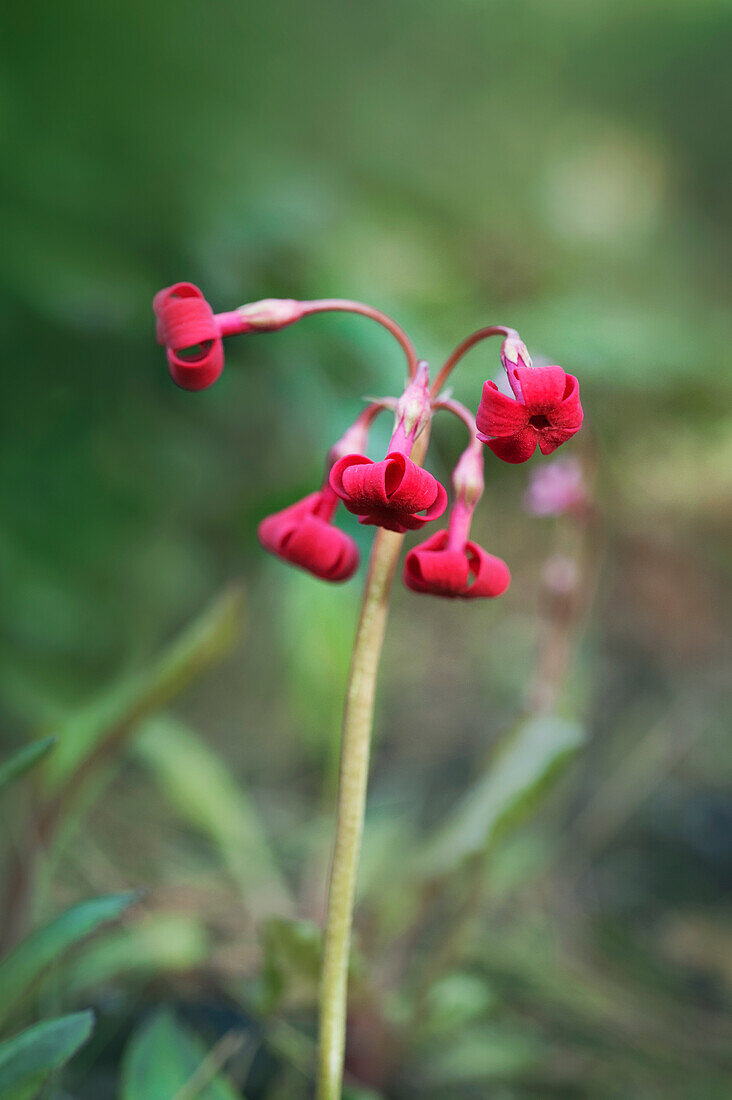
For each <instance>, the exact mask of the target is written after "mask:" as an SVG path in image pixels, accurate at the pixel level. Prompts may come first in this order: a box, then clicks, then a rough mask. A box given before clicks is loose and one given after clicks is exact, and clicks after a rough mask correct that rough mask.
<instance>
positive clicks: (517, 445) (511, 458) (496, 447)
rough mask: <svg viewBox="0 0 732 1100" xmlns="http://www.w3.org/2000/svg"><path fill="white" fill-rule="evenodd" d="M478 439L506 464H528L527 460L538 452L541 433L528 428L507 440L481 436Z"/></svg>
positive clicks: (508, 437)
mask: <svg viewBox="0 0 732 1100" xmlns="http://www.w3.org/2000/svg"><path fill="white" fill-rule="evenodd" d="M478 438H479V439H482V440H483V442H484V443H485V444H487V446H488V447H490V449H491V450H492V451H493V454H494V455H497V456H498V458H502V459H503V461H504V462H512V463H518V462H526V461H527V459H529V458H531V456H532V454H533V453H534V451H535V450H536V444H537V442H538V439H539V433H538V432H537V430H536V428H532V427H528V428H524V430H523V431H521V432H516V434H515V435H511V436H507V437H506V438H505V439H485V438H484V437H483V436H480V435H479V437H478Z"/></svg>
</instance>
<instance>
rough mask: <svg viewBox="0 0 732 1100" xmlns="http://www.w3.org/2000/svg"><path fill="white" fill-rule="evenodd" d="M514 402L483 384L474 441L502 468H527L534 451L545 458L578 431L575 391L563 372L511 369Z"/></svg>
mask: <svg viewBox="0 0 732 1100" xmlns="http://www.w3.org/2000/svg"><path fill="white" fill-rule="evenodd" d="M508 381H509V383H510V385H511V389H512V390H513V392H514V394H515V395H516V396H515V398H513V397H508V396H507V395H506V394H504V393H501V391H500V390H499V389H498V386H497V385H496V384H495V382H486V383H485V385H484V386H483V397H482V399H481V402H480V407H479V409H478V414H477V416H476V423H477V425H478V438H479V439H480V440H482V442H483V443H487V444H488V446H489V447H490V449H491V450H492V451H493V453H494V454H496V455H498V457H499V458H502V459H504V461H505V462H526V460H527V459H528V458H531V456H532V454H533V453H534V451H535V450H536V445H537V443H538V444H539V449H540V451H541V453H542V454H545V455H548V454H551V453H552V451H555V450H556V449H557V447H559V446H561V444H562V443H566V441H567V440H568V439H571V438H572V436H573V435H574V434H575V433H576V432H578V431H579V430H580V427H581V426H582V406H581V404H580V399H579V385H578V382H577V379H576V378H575V377H574V375H572V374H565V372H564V371H563V370H562V368H561V367H530V366H526V365H524V364H523V363H522V362H521V361H519V362H518V363H517V364H509V369H508Z"/></svg>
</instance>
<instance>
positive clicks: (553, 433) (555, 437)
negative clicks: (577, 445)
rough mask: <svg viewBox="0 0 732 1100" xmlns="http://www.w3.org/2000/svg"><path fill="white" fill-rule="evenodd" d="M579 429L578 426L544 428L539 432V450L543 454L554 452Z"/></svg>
mask: <svg viewBox="0 0 732 1100" xmlns="http://www.w3.org/2000/svg"><path fill="white" fill-rule="evenodd" d="M578 430H579V429H577V428H574V429H569V428H544V429H542V431H540V432H539V450H540V451H541V453H542V454H543V455H550V454H552V452H553V451H556V449H557V447H561V445H562V443H566V442H567V440H568V439H571V438H572V436H573V435H576V434H577V431H578Z"/></svg>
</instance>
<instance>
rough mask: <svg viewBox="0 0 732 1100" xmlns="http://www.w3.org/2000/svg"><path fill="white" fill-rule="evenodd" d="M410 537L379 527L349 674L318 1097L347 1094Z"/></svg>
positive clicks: (328, 1099) (415, 455)
mask: <svg viewBox="0 0 732 1100" xmlns="http://www.w3.org/2000/svg"><path fill="white" fill-rule="evenodd" d="M428 436H429V430H428V429H426V430H425V431H423V432H422V434H421V436H420V437H419V439H418V440H417V442H416V443H415V446H414V449H413V451H412V459H413V461H414V462H418V463H421V462H422V461H423V459H424V455H425V453H426V450H427V442H428ZM403 542H404V533H403V532H396V531H387V530H384V529H381V530H379V531H378V532H377V535H376V538H375V540H374V546H373V550H372V552H371V560H370V563H369V570H368V575H367V577H366V585H365V588H364V594H363V600H362V603H361V615H360V618H359V623H358V628H357V631H356V638H355V641H354V646H353V655H352V657H351V668H350V671H349V675H348V688H347V692H346V705H345V710H344V714H343V733H342V740H341V765H340V778H339V784H338V809H337V821H336V838H335V847H334V851H333V863H332V867H331V873H330V886H329V889H328V915H327V918H326V924H325V938H324V941H323V961H322V968H321V980H320V996H319V1038H318V1076H317V1092H316V1097H317V1100H340V1096H341V1085H342V1081H343V1059H344V1055H345V1048H346V1010H347V1001H348V960H349V955H350V949H351V928H352V925H353V909H354V902H355V896H356V877H357V874H358V863H359V857H360V854H361V838H362V835H363V822H364V811H365V808H366V787H367V782H368V771H369V757H370V752H371V730H372V727H373V718H374V700H375V697H376V680H377V675H378V670H379V661H380V658H381V651H382V647H383V643H384V634H385V631H386V620H387V616H388V613H389V602H390V597H391V589H392V583H393V581H394V575H395V573H396V569H397V565H398V563H399V557H400V554H401V549H402V543H403Z"/></svg>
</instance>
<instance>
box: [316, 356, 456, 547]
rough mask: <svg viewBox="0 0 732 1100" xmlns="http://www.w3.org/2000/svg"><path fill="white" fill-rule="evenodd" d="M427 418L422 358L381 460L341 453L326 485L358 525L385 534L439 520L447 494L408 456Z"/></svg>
mask: <svg viewBox="0 0 732 1100" xmlns="http://www.w3.org/2000/svg"><path fill="white" fill-rule="evenodd" d="M431 415H432V409H431V397H430V392H429V370H428V367H427V363H426V362H424V360H422V361H420V362H419V363H418V365H417V369H416V371H415V374H414V377H413V378H412V380H411V382H410V383H409V385H408V386H407V387H406V389H405V390H404V393H403V394H402V396H401V397H400V399H399V401H398V402H397V405H396V417H395V428H394V432H393V434H392V437H391V442H390V443H389V449H388V451H387V455H386V458H384V459H382V460H381V462H374V461H373V460H372V459H370V458H366V456H365V455H362V454H353V453H348V452H346V453H345V454H344V453H343V452H342V451H341V453H340V455H339V456H338V458H337V461H336V462H334V464H333V467H332V469H331V471H330V484H331V488H332V489H333V492H335V493H337V494H338V496H339V497H340V498H341V500H342V501H343V503H344V504H345V506H346V508H347V509H348V511H349V512H353V514H354V515H356V516H358V519H359V523H365V524H373V525H374V526H376V527H385V528H386V529H387V530H388V531H397V532H399V533H400V534H403V533H404V532H405V531H416V530H418V529H419V528H420V527H423V526H424V524H425V523H429V522H430V520H433V519H437V518H438V516H441V515H442V513H443V512H444V511H445V508H446V507H447V493H446V492H445V489H444V487H443V486H442V485H440V483H439V481H438V480H437V479H436V478H435V477H433V476H432V474H430V473H428V471H427V470H423V469H422V467H421V466H418V465H417V463H416V462H413V461H412V459H411V458H410V457H409V455H410V452H411V450H412V446H413V444H414V441H415V439H416V438H417V436H418V435H419V433H420V431H422V429H423V428H424V427H425V425H426V424H427V423H428V422H429V419H430V417H431Z"/></svg>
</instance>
